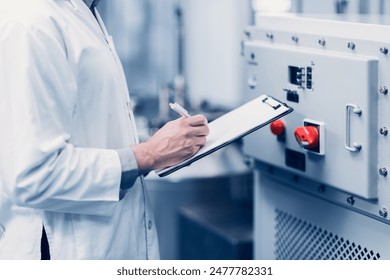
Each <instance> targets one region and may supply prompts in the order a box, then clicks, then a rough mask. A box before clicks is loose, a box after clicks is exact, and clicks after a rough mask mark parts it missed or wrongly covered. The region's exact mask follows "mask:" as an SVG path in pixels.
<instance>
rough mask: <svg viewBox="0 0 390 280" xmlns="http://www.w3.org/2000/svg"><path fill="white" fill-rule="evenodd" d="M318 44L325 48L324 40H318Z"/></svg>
mask: <svg viewBox="0 0 390 280" xmlns="http://www.w3.org/2000/svg"><path fill="white" fill-rule="evenodd" d="M318 44H320V45H321V46H325V44H326V41H325V39H324V38H321V39H319V40H318Z"/></svg>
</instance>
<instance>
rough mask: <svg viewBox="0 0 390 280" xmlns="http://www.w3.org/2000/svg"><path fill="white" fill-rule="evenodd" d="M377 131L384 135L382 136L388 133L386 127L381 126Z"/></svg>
mask: <svg viewBox="0 0 390 280" xmlns="http://www.w3.org/2000/svg"><path fill="white" fill-rule="evenodd" d="M379 133H380V134H382V135H384V136H386V135H387V134H388V133H389V131H388V129H387V128H386V127H381V128H380V129H379Z"/></svg>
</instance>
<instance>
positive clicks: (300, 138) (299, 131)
mask: <svg viewBox="0 0 390 280" xmlns="http://www.w3.org/2000/svg"><path fill="white" fill-rule="evenodd" d="M294 135H295V139H296V140H297V142H298V144H299V145H300V146H301V147H302V148H305V149H313V148H316V147H317V146H318V143H319V139H318V130H317V128H316V127H315V126H301V127H297V128H296V129H295V131H294Z"/></svg>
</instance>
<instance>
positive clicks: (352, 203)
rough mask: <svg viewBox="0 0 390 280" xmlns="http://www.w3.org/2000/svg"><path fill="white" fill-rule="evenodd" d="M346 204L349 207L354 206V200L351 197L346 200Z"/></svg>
mask: <svg viewBox="0 0 390 280" xmlns="http://www.w3.org/2000/svg"><path fill="white" fill-rule="evenodd" d="M347 203H348V204H349V205H351V206H352V205H354V204H355V198H354V197H353V196H350V197H348V198H347Z"/></svg>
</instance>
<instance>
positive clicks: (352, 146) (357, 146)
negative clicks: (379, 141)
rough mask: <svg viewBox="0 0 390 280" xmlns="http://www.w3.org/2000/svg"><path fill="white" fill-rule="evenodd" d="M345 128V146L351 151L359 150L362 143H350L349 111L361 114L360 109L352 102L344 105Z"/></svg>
mask: <svg viewBox="0 0 390 280" xmlns="http://www.w3.org/2000/svg"><path fill="white" fill-rule="evenodd" d="M345 108H346V118H345V119H346V128H345V148H346V149H347V150H348V151H351V152H359V151H360V149H361V148H362V145H361V144H359V143H356V142H354V143H352V144H351V112H352V113H355V114H356V115H358V116H360V115H361V114H362V109H360V108H359V107H358V106H356V105H353V104H347V105H346V107H345Z"/></svg>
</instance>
